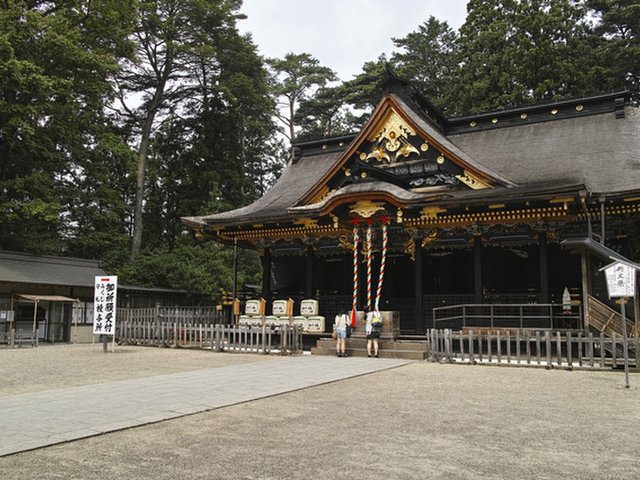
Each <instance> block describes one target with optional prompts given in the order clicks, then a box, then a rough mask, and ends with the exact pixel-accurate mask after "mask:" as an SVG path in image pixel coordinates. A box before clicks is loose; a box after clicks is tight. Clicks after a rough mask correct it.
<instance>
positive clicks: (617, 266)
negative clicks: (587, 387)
mask: <svg viewBox="0 0 640 480" xmlns="http://www.w3.org/2000/svg"><path fill="white" fill-rule="evenodd" d="M636 269H637V267H636V266H635V265H632V264H629V263H626V262H622V261H619V260H618V261H616V262H614V263H612V264H610V265H607V266H606V267H604V269H603V270H604V274H605V278H606V279H607V290H608V291H609V298H619V299H620V300H619V302H620V315H621V316H622V339H623V344H622V350H623V355H624V386H625V388H629V345H628V338H627V319H626V316H625V305H626V303H627V299H628V298H629V297H631V298H633V297H634V296H635V294H636ZM615 354H616V352H615V351H614V352H613V355H615Z"/></svg>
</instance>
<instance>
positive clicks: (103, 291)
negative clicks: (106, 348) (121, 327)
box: [93, 276, 118, 335]
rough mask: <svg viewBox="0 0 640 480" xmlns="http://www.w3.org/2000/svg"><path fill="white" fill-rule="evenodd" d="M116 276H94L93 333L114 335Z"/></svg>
mask: <svg viewBox="0 0 640 480" xmlns="http://www.w3.org/2000/svg"><path fill="white" fill-rule="evenodd" d="M117 292H118V277H117V276H114V277H96V281H95V291H94V300H93V334H94V335H114V334H115V330H116V293H117Z"/></svg>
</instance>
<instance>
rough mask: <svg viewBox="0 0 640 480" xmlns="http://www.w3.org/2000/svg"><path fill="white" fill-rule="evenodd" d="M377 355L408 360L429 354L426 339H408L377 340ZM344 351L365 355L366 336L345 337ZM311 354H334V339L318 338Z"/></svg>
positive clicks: (355, 354) (423, 357)
mask: <svg viewBox="0 0 640 480" xmlns="http://www.w3.org/2000/svg"><path fill="white" fill-rule="evenodd" d="M378 346H379V349H378V357H380V358H405V359H408V360H426V359H427V358H428V356H429V346H428V344H427V342H426V341H423V342H418V341H409V340H386V339H380V340H378ZM346 352H347V355H348V356H351V357H366V356H367V340H366V338H364V336H363V337H361V338H358V337H355V336H352V337H351V338H348V339H347V343H346ZM311 354H312V355H335V354H336V341H335V340H334V339H333V338H320V339H318V343H317V344H316V346H315V347H312V348H311Z"/></svg>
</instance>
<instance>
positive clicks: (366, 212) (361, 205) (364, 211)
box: [349, 200, 384, 218]
mask: <svg viewBox="0 0 640 480" xmlns="http://www.w3.org/2000/svg"><path fill="white" fill-rule="evenodd" d="M380 210H384V202H372V201H370V200H361V201H359V202H356V203H355V204H354V205H353V206H352V207H351V208H350V209H349V211H350V212H351V213H355V214H356V215H358V216H360V217H362V218H369V217H372V216H373V214H375V213H376V212H378V211H380Z"/></svg>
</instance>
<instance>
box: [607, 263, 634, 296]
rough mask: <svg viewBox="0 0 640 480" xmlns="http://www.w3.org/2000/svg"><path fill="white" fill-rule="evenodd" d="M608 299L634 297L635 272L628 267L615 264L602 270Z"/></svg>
mask: <svg viewBox="0 0 640 480" xmlns="http://www.w3.org/2000/svg"><path fill="white" fill-rule="evenodd" d="M604 274H605V277H606V279H607V290H609V297H611V298H613V297H634V296H635V294H636V293H635V292H636V270H635V268H633V267H631V266H630V265H626V264H624V263H621V262H616V263H614V264H612V265H610V266H608V267H607V268H605V270H604Z"/></svg>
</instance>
